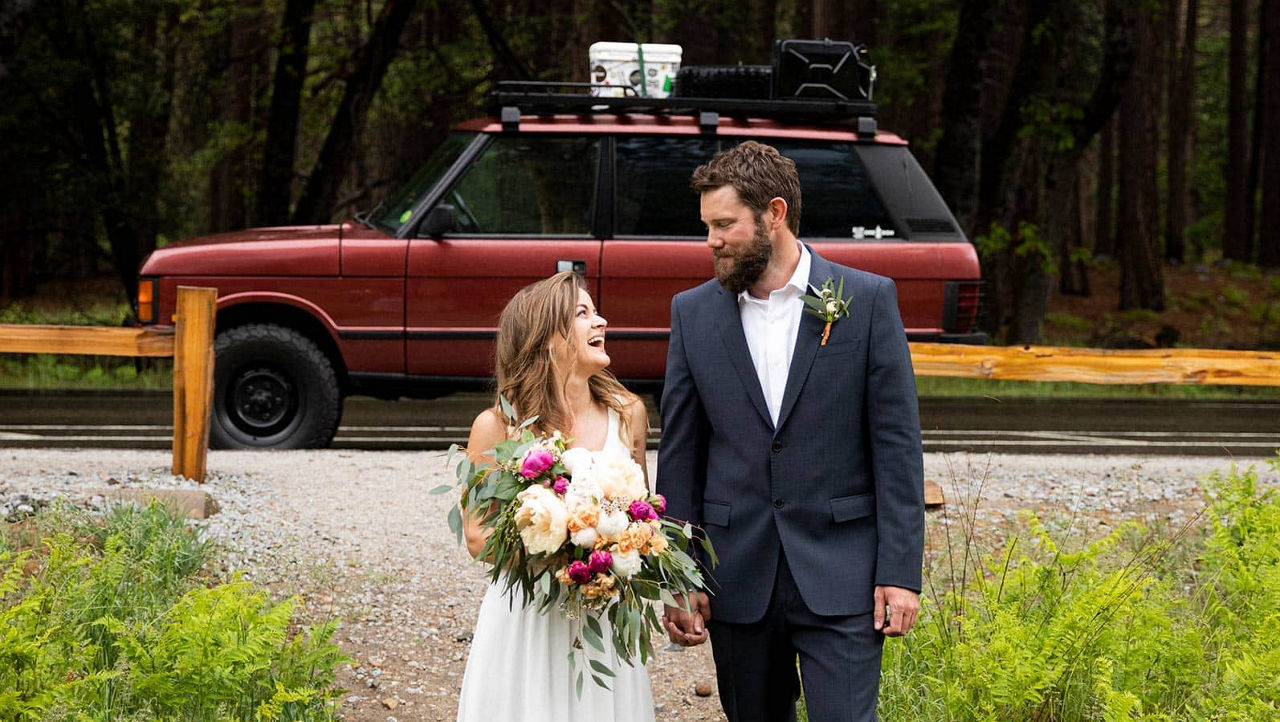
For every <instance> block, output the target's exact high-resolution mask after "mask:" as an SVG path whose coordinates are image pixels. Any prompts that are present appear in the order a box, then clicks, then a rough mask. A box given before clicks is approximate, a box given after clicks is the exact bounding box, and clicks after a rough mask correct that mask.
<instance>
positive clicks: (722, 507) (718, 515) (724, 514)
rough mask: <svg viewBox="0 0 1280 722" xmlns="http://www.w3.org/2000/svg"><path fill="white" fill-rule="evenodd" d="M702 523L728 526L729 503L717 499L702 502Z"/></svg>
mask: <svg viewBox="0 0 1280 722" xmlns="http://www.w3.org/2000/svg"><path fill="white" fill-rule="evenodd" d="M702 523H703V524H709V525H711V526H729V505H728V504H725V503H722V502H718V501H704V502H702Z"/></svg>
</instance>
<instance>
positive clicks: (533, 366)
mask: <svg viewBox="0 0 1280 722" xmlns="http://www.w3.org/2000/svg"><path fill="white" fill-rule="evenodd" d="M586 288H587V286H586V282H585V281H584V280H583V279H582V276H579V275H578V274H576V273H574V272H572V271H564V272H561V273H557V274H556V275H554V276H551V277H550V278H545V279H543V280H541V281H537V282H535V283H531V284H529V285H528V286H525V287H524V288H522V289H520V290H519V291H518V292H517V293H516V295H515V296H514V297H512V299H511V300H510V301H508V302H507V306H506V308H504V309H502V315H501V316H499V318H498V338H497V343H496V344H495V351H494V355H495V364H494V365H495V375H496V376H497V382H498V396H499V397H506V399H507V401H509V402H511V405H512V406H513V407H515V410H516V415H517V421H523V420H524V419H528V418H530V417H533V416H536V417H538V420H537V421H535V422H534V423H533V430H534V431H535V432H538V433H542V434H550V433H552V432H553V431H556V430H560V431H562V432H566V433H567V432H568V431H569V429H571V428H572V427H573V419H572V416H571V414H570V413H569V410H568V409H566V408H565V407H564V404H563V403H562V402H561V399H562V398H563V395H562V394H559V393H557V389H556V384H557V383H567V380H568V378H569V377H570V376H571V375H572V373H573V369H572V368H569V369H565V370H564V371H567V373H564V375H563V379H564V381H560V380H558V377H559V374H557V371H558V369H557V365H558V364H557V363H556V359H555V354H554V352H553V351H552V349H551V342H552V340H554V339H561V340H563V341H564V342H565V343H566V344H567V345H568V347H569V350H570V351H571V353H570V354H568V355H569V357H570V358H573V359H575V363H576V359H577V357H578V356H577V352H578V348H577V347H578V340H577V339H576V338H574V336H573V334H572V333H570V331H571V329H572V326H573V318H574V313H575V311H576V310H577V307H578V291H579V290H586ZM587 385H588V388H589V389H590V390H591V398H593V399H594V400H595V401H597V402H599V403H602V404H604V405H605V406H606V407H608V408H611V409H613V410H614V411H616V412H618V418H619V420H620V421H621V424H620V425H621V427H622V428H621V432H622V438H623V440H627V439H629V438H630V436H629V435H628V433H629V432H628V431H627V415H626V414H625V413H623V410H624V409H625V407H626V404H628V403H630V402H631V401H632V400H633V399H634V398H635V397H634V396H633V395H632V394H631V392H629V391H627V389H626V387H624V386H623V385H622V384H621V383H619V382H618V380H617V379H616V378H614V376H613V374H612V373H610V372H609V371H607V370H604V369H602V370H600V371H598V372H596V373H594V374H592V375H591V377H590V378H589V379H588V380H587ZM494 406H495V408H496V410H497V411H498V413H499V414H501V413H502V408H501V403H500V402H499V401H498V400H497V399H496V398H495V400H494Z"/></svg>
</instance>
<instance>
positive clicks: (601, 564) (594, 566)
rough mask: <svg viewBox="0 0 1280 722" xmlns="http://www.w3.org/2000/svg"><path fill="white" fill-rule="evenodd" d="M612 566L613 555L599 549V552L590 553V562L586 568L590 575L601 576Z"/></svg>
mask: <svg viewBox="0 0 1280 722" xmlns="http://www.w3.org/2000/svg"><path fill="white" fill-rule="evenodd" d="M611 566H613V555H612V554H610V553H609V552H607V551H605V550H603V549H601V550H600V551H595V552H591V561H590V563H589V564H588V565H587V568H588V569H590V570H591V573H592V574H603V573H604V572H607V571H609V567H611Z"/></svg>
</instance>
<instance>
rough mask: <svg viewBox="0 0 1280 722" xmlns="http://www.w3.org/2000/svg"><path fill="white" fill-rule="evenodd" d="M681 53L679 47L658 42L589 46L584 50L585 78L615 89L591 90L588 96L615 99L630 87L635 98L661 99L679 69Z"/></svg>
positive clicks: (665, 95)
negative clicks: (587, 65)
mask: <svg viewBox="0 0 1280 722" xmlns="http://www.w3.org/2000/svg"><path fill="white" fill-rule="evenodd" d="M682 52H683V50H682V48H681V47H680V46H679V45H665V44H662V43H644V44H640V43H592V44H591V47H590V48H589V49H588V50H587V57H588V59H589V60H590V66H591V68H590V71H589V74H588V79H589V80H590V81H591V82H592V83H604V84H606V85H611V86H616V87H613V88H592V89H591V94H592V95H599V96H605V97H615V98H616V97H622V96H623V95H624V94H625V93H626V91H625V90H624V88H632V89H634V90H635V94H636V95H639V96H646V97H650V98H665V97H667V96H668V95H670V94H671V86H672V85H673V84H674V83H675V80H676V72H677V71H679V70H680V55H681V53H682ZM641 66H643V67H641ZM642 81H643V82H642Z"/></svg>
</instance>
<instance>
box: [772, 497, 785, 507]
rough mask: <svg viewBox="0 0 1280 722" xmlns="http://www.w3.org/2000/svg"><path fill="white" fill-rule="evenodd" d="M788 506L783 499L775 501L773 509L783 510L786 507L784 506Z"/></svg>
mask: <svg viewBox="0 0 1280 722" xmlns="http://www.w3.org/2000/svg"><path fill="white" fill-rule="evenodd" d="M786 505H787V502H785V501H783V500H781V499H774V500H773V508H774V509H781V508H782V507H784V506H786Z"/></svg>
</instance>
